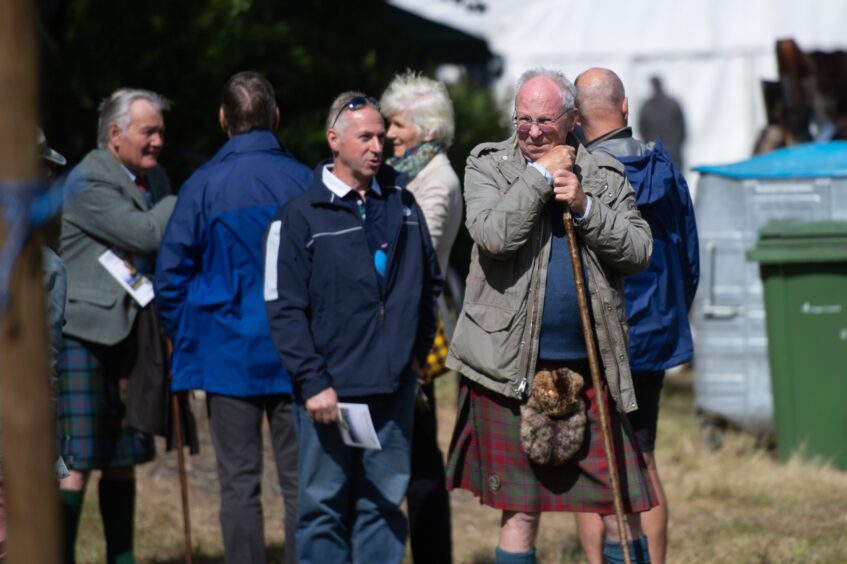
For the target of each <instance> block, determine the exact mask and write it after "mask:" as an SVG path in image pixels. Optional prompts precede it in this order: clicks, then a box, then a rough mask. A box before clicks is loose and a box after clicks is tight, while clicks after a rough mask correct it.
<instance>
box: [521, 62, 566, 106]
mask: <svg viewBox="0 0 847 564" xmlns="http://www.w3.org/2000/svg"><path fill="white" fill-rule="evenodd" d="M538 76H544V77H547V78H549V79H550V80H552V81H553V82H554V83H555V84H556V87H557V88H558V89H559V94H560V95H561V96H562V111H564V112H569V111H571V110H572V109H573V107H574V99H575V98H576V89H575V88H574V85H573V83H572V82H571V81H570V80H568V77H566V76H565V73H563V72H562V71H558V70H554V69H547V68H544V67H538V68H534V69H529V70H528V71H524V73H523V74H522V75H521V76H520V77H519V78H518V81H517V83H516V84H515V97H517V93H518V92H520V90H521V87H522V86H523V85H524V84H526V83H527V82H529V81H530V80H532V79H533V78H536V77H538Z"/></svg>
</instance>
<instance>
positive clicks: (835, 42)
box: [391, 0, 847, 165]
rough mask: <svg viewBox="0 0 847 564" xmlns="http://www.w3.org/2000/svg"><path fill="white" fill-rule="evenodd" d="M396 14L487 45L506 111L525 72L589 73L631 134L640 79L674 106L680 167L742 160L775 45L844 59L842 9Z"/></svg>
mask: <svg viewBox="0 0 847 564" xmlns="http://www.w3.org/2000/svg"><path fill="white" fill-rule="evenodd" d="M391 3H392V4H394V5H395V6H398V7H400V8H403V9H405V10H408V11H410V12H414V13H416V14H418V15H420V16H423V17H426V18H428V19H431V20H434V21H438V22H441V23H444V24H447V25H450V26H452V27H456V28H458V29H461V30H462V31H465V32H467V33H470V34H473V35H477V36H479V37H482V38H484V39H486V40H487V41H488V44H489V47H490V48H491V50H492V51H493V52H494V53H496V54H497V55H500V56H501V57H502V58H503V74H502V76H501V78H500V79H499V81H498V83H497V84H496V89H497V93H498V96H499V97H500V98H501V99H502V100H509V98H510V97H511V95H512V84H514V81H515V79H516V78H517V76H518V75H519V74H520V73H521V72H522V71H523V70H525V69H527V68H530V67H535V66H549V67H558V68H560V69H562V70H563V71H564V72H565V73H566V74H567V75H568V77H569V78H571V79H573V78H575V77H576V75H577V74H579V73H580V72H581V71H583V70H585V69H586V68H588V67H592V66H604V67H609V68H611V69H613V70H614V71H615V72H617V73H618V75H620V77H621V79H622V80H623V82H624V84H625V85H626V87H627V95H628V96H629V99H630V109H631V115H630V123H631V124H636V123H637V120H638V109H639V107H640V105H641V103H642V102H643V101H644V100H645V99H646V98H648V97H649V96H650V94H651V87H650V84H649V77H650V76H653V75H658V76H661V77H662V79H663V82H664V85H665V90H666V91H667V92H668V93H669V94H670V95H671V96H673V97H675V98H676V99H677V100H679V101H680V103H681V104H682V106H683V109H684V111H685V116H686V122H687V129H688V141H687V143H686V146H685V155H686V159H685V160H686V163H687V164H688V165H698V164H706V163H709V164H711V163H720V162H727V161H735V160H739V159H742V158H745V157H748V156H749V155H750V152H751V149H752V146H753V143H754V140H755V138H756V136H757V135H758V132H759V130H760V129H761V127H762V126H763V125H764V123H765V113H764V108H763V106H764V104H763V101H762V95H761V87H760V81H761V80H763V79H767V80H775V79H777V78H778V76H777V63H776V54H775V53H776V51H775V43H776V40H778V39H784V38H794V39H795V40H796V41H797V43H798V45H799V46H800V48H801V49H803V50H805V51H807V52H808V51H836V50H846V49H847V33H845V31H844V28H845V24H847V2H844V1H843V0H692V1H689V2H684V1H680V0H650V1H649V2H647V1H645V0H591V1H588V2H585V1H576V0H481V3H482V4H484V5H485V7H486V9H485V10H484V11H482V12H480V11H474V10H470V9H468V5H473V4H478V3H480V2H474V1H472V0H464V1H463V2H459V1H457V0H429V1H427V2H420V1H419V0H391Z"/></svg>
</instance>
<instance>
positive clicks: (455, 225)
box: [406, 153, 462, 275]
mask: <svg viewBox="0 0 847 564" xmlns="http://www.w3.org/2000/svg"><path fill="white" fill-rule="evenodd" d="M406 189H407V190H409V192H411V193H412V194H413V195H414V196H415V200H417V202H418V205H419V206H420V208H421V211H423V214H424V218H425V219H426V226H427V228H429V236H430V237H431V238H432V246H433V247H434V248H435V253H436V254H437V255H438V267H439V268H441V273H442V274H445V275H446V273H447V262H448V261H449V260H450V249H451V248H452V247H453V243H454V242H455V241H456V234H458V232H459V226H460V225H461V224H462V186H461V184H460V183H459V177H458V176H456V173H455V172H454V171H453V167H452V166H450V161H449V160H448V159H447V155H445V154H444V153H439V154H438V155H436V156H434V157H433V158H432V160H431V161H429V162H428V163H427V164H426V166H425V167H423V168H422V169H421V171H420V172H419V173H418V175H417V176H415V178H414V179H413V180H412V181H411V182H409V184H408V185H407V186H406Z"/></svg>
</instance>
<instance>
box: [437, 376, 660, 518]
mask: <svg viewBox="0 0 847 564" xmlns="http://www.w3.org/2000/svg"><path fill="white" fill-rule="evenodd" d="M586 381H590V380H588V379H586ZM583 394H584V396H585V398H584V399H585V400H586V405H587V406H588V427H587V429H586V439H585V442H584V443H583V445H582V447H581V448H580V450H579V451H578V452H577V453H576V454H575V455H574V457H573V458H572V459H570V460H568V461H567V462H565V463H564V464H562V465H561V466H539V465H537V464H535V463H533V462H531V461H530V460H529V458H528V457H527V455H526V454H525V453H524V451H523V448H522V446H521V440H520V425H521V417H520V405H521V404H520V402H519V401H518V400H515V399H511V398H507V397H505V396H502V395H500V394H497V393H495V392H492V391H490V390H488V389H487V388H485V387H483V386H481V385H480V384H477V383H475V382H472V381H471V380H468V379H467V378H465V377H462V378H461V381H460V384H459V400H458V413H457V419H456V427H455V429H454V432H453V437H452V440H451V444H450V451H449V453H448V460H447V487H448V489H451V490H452V489H456V488H460V489H465V490H469V491H471V492H472V493H473V494H474V495H475V496H477V497H478V498H479V500H480V503H483V504H485V505H489V506H491V507H494V508H497V509H502V510H508V511H521V512H525V513H536V512H545V511H562V512H589V513H599V514H601V515H609V514H612V513H614V505H613V501H612V493H611V488H610V486H609V466H608V464H607V462H606V456H605V451H604V448H603V437H602V431H601V427H600V418H599V412H598V408H597V403H596V401H595V400H596V397H595V396H596V394H595V393H594V389H593V388H588V389H586V390H584V391H583ZM606 405H607V406H608V405H609V401H608V398H606ZM607 409H608V407H607ZM608 411H609V412H610V415H611V421H612V423H611V431H612V442H613V445H614V448H615V454H616V465H617V467H618V476H619V480H620V483H621V497H622V501H623V506H624V511H625V512H627V513H638V512H642V511H647V510H649V509H650V508H651V507H653V506H655V505H657V504H658V500H657V498H656V495H655V492H654V491H653V486H652V484H651V482H650V479H649V476H648V474H647V469H646V465H645V463H644V460H643V457H642V456H641V453H640V451H639V450H638V446H637V444H636V442H635V439H634V435H633V433H632V430H631V428H630V427H629V424H628V422H627V420H626V418H625V417H621V416H620V414H618V413H617V410H616V409H608Z"/></svg>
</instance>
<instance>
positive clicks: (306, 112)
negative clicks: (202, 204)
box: [41, 0, 499, 186]
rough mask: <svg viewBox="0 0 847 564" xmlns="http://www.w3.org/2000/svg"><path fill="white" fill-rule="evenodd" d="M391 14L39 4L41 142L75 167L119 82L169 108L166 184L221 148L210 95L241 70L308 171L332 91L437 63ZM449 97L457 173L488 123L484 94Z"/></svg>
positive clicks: (83, 0) (155, 3)
mask: <svg viewBox="0 0 847 564" xmlns="http://www.w3.org/2000/svg"><path fill="white" fill-rule="evenodd" d="M45 6H47V7H45ZM396 12H397V11H396V9H395V8H392V7H390V6H388V5H387V4H385V3H384V2H383V1H380V0H360V1H359V2H355V3H349V2H341V1H339V0H309V1H301V2H291V1H282V2H280V1H274V0H207V1H205V2H193V1H178V2H175V1H173V0H148V1H146V2H143V3H139V2H132V1H129V0H110V1H105V0H99V1H98V0H68V1H66V2H52V3H51V2H45V3H42V15H41V28H42V29H41V31H42V33H41V36H42V91H43V101H44V102H43V114H44V123H45V126H46V129H47V132H48V137H49V138H50V142H51V144H54V145H56V146H57V147H58V148H60V149H61V150H62V151H63V152H66V153H67V154H68V157H69V158H70V159H71V161H72V162H75V161H77V160H78V159H79V158H81V157H82V156H83V155H84V154H85V152H87V151H88V150H89V149H90V148H91V147H93V146H94V145H95V138H96V135H95V133H96V131H95V130H96V122H97V105H98V103H99V101H100V100H101V99H102V98H103V97H104V96H106V95H108V94H109V93H110V92H111V91H113V90H114V89H116V88H118V87H121V86H134V87H142V88H149V89H152V90H155V91H158V92H160V93H162V94H164V95H165V96H167V97H168V98H169V99H171V100H172V101H173V108H172V109H171V111H170V112H169V113H168V114H167V115H166V118H165V121H166V126H167V144H166V148H165V152H164V154H163V157H162V161H163V163H164V164H165V165H166V166H167V168H168V170H169V172H170V174H171V177H172V179H173V181H174V183H175V185H176V186H178V185H179V184H180V183H181V182H182V181H183V180H184V179H185V178H186V177H187V176H188V174H190V173H191V171H192V170H194V169H195V168H196V167H197V166H198V165H199V164H201V163H202V162H204V161H205V160H206V159H208V158H209V157H210V156H211V155H212V154H214V152H215V151H216V150H217V149H218V148H219V147H220V145H221V144H222V143H223V142H224V140H225V139H224V137H223V134H222V133H221V132H220V129H219V126H218V124H217V108H218V106H219V103H220V88H221V86H222V85H223V83H224V82H225V81H226V79H227V78H228V77H229V76H230V75H232V74H233V73H235V72H238V71H240V70H248V69H249V70H255V71H258V72H261V73H263V74H265V75H266V76H267V77H268V78H269V79H270V81H271V83H272V84H273V85H274V87H275V88H276V92H277V99H278V102H279V105H280V110H281V114H282V120H281V128H280V134H279V136H280V139H281V140H282V141H283V143H285V145H286V146H287V147H288V148H289V150H291V151H292V152H293V153H294V154H295V155H296V156H297V157H298V158H299V159H300V160H302V161H303V162H304V163H306V164H307V165H309V166H313V165H315V164H316V163H317V162H319V161H320V160H321V159H323V158H325V157H327V156H329V154H328V149H327V148H326V140H325V136H324V131H323V121H324V118H325V115H326V111H327V108H328V106H329V104H330V102H331V101H332V99H333V98H334V97H335V95H336V94H338V93H339V92H342V91H344V90H350V89H356V90H363V91H365V92H368V93H370V94H372V95H374V96H379V95H380V93H381V92H382V90H383V89H384V87H385V86H386V85H387V84H388V82H389V81H390V80H391V77H392V76H393V75H394V73H396V72H398V71H401V70H404V69H405V68H407V67H408V68H414V69H420V70H426V69H432V68H434V66H435V65H437V64H438V63H439V62H441V61H440V60H439V59H438V58H435V57H432V56H430V54H429V51H430V48H429V46H427V45H424V44H423V43H422V42H421V40H420V38H417V39H416V40H415V41H414V42H412V41H410V40H408V39H407V37H408V36H410V35H412V34H409V33H399V32H398V30H397V29H396V28H395V29H392V27H393V25H392V22H396V21H397V13H396ZM407 19H408V18H404V19H403V21H402V22H400V23H402V24H405V25H408V23H407ZM397 25H400V24H397ZM442 55H443V53H442V54H441V55H439V56H442ZM455 94H456V95H457V96H458V98H457V99H456V106H457V110H458V111H457V120H458V122H459V127H458V128H457V131H458V135H457V143H456V146H455V150H454V151H453V153H452V154H451V157H452V159H453V161H454V163H455V164H456V166H457V167H459V168H462V167H463V162H464V157H465V155H466V153H465V154H457V151H460V150H461V151H466V150H467V149H469V148H470V147H471V146H472V145H473V144H474V143H476V142H478V141H480V140H483V139H486V138H489V137H488V134H489V133H491V132H492V127H493V126H494V125H496V123H497V120H498V116H497V115H496V113H495V108H494V106H493V104H492V103H491V99H490V95H489V94H488V91H487V89H485V88H484V87H482V86H480V85H471V84H469V83H466V84H462V85H459V86H457V87H456V89H455ZM465 110H467V114H465ZM498 136H499V135H494V137H498Z"/></svg>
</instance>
